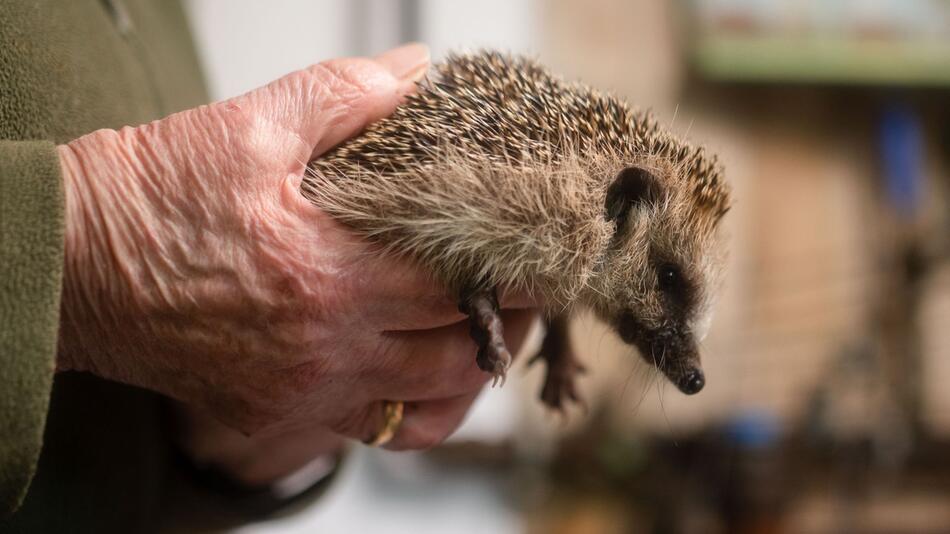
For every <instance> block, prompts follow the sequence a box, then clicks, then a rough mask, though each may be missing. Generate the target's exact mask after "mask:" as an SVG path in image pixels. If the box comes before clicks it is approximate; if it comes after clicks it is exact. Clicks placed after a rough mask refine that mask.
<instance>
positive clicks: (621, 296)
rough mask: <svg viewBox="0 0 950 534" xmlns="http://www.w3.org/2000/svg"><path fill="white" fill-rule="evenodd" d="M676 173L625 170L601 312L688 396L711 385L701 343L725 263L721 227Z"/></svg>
mask: <svg viewBox="0 0 950 534" xmlns="http://www.w3.org/2000/svg"><path fill="white" fill-rule="evenodd" d="M674 171H675V170H673V169H668V170H667V171H666V172H663V170H662V169H651V170H647V169H645V168H643V167H627V168H625V169H623V170H621V171H620V172H619V173H618V174H617V177H616V179H615V180H614V181H613V182H612V184H611V185H610V187H609V188H608V190H607V193H606V199H605V209H606V217H607V219H608V220H611V221H614V222H615V223H616V231H615V234H614V238H613V241H612V243H611V245H610V250H609V251H608V253H607V256H606V257H607V261H606V264H605V265H604V270H603V271H602V273H603V274H602V275H601V277H602V280H600V282H601V286H602V291H601V292H602V294H604V295H610V297H609V299H607V301H606V302H601V305H600V306H595V309H597V308H599V310H598V311H599V314H600V315H601V316H602V318H603V319H605V320H606V321H607V322H608V323H609V324H611V325H612V326H613V327H614V328H615V329H616V331H617V333H618V334H619V335H620V337H621V339H623V340H624V342H626V343H629V344H631V345H634V346H636V347H637V348H638V349H639V350H640V353H641V355H642V356H643V358H644V359H645V360H646V361H647V362H648V363H650V364H653V365H655V366H656V367H657V368H658V369H659V370H661V371H662V372H663V373H664V374H665V375H666V376H667V377H668V378H669V379H670V381H672V382H673V383H674V384H676V386H677V387H678V388H679V389H680V390H681V391H682V392H684V393H687V394H693V393H697V392H698V391H699V390H701V389H702V388H703V386H704V385H705V377H704V375H703V371H702V367H701V366H700V358H699V342H700V341H702V338H703V337H704V336H705V333H706V330H708V326H709V322H710V308H711V300H712V293H713V291H712V290H713V289H715V288H716V287H717V286H718V285H719V269H718V266H719V265H721V263H722V261H721V258H720V257H718V255H717V253H716V252H715V251H716V250H718V249H719V248H720V247H717V246H715V245H716V241H715V226H716V221H715V219H714V218H713V217H712V216H706V215H705V212H703V211H702V210H700V209H698V208H697V207H696V206H695V205H694V203H693V202H692V200H691V195H690V192H689V191H688V190H687V188H686V187H683V186H682V184H683V183H685V181H682V180H680V179H679V178H677V177H676V176H675V172H674Z"/></svg>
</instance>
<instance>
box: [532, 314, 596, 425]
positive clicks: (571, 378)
mask: <svg viewBox="0 0 950 534" xmlns="http://www.w3.org/2000/svg"><path fill="white" fill-rule="evenodd" d="M567 327H568V319H567V317H563V316H560V317H555V318H553V319H551V320H549V321H548V323H547V335H545V337H544V342H543V343H542V345H541V350H540V351H539V352H538V354H536V355H535V356H534V357H533V358H531V361H530V362H529V364H533V363H535V362H537V361H540V360H544V361H545V362H547V372H546V374H545V377H544V385H543V386H542V388H541V395H540V398H541V402H543V403H544V404H546V405H547V406H548V407H549V408H551V409H553V410H556V411H558V412H561V413H562V414H563V413H564V412H565V410H566V408H567V404H568V402H570V403H573V404H577V405H579V406H580V407H581V408H582V409H583V410H584V411H587V403H586V402H584V399H583V398H582V397H581V394H580V392H579V391H578V388H577V377H578V375H582V374H584V373H585V372H587V369H586V368H585V367H584V366H583V365H581V363H580V362H579V361H578V360H577V357H576V356H575V355H574V351H573V350H571V346H570V340H569V337H568V328H567Z"/></svg>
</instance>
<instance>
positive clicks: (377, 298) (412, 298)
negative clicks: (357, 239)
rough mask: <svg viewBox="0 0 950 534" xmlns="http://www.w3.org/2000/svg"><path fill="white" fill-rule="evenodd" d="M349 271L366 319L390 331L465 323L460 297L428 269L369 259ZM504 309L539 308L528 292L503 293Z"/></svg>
mask: <svg viewBox="0 0 950 534" xmlns="http://www.w3.org/2000/svg"><path fill="white" fill-rule="evenodd" d="M364 259H365V261H361V262H358V263H355V264H354V265H353V269H351V270H349V275H352V276H353V277H354V278H353V281H352V283H351V284H350V287H351V288H352V291H353V292H354V294H355V295H358V301H359V302H363V303H364V304H365V309H363V310H361V312H362V313H363V314H364V318H365V319H366V320H367V321H369V322H371V323H372V324H374V325H376V326H377V327H378V328H379V329H382V330H389V331H401V330H427V329H432V328H438V327H441V326H446V325H450V324H454V323H457V322H459V321H463V320H465V319H466V318H467V315H465V314H464V313H462V312H461V311H459V301H458V297H457V296H456V295H452V294H451V292H450V291H449V290H448V289H447V288H446V287H445V285H444V284H443V283H441V282H439V281H438V280H437V279H436V278H435V277H434V276H433V275H431V274H430V273H429V272H428V271H426V270H425V269H420V268H419V267H418V265H417V264H415V263H413V262H411V261H408V260H404V259H401V258H392V257H389V256H386V257H382V258H380V257H378V256H377V257H367V258H364ZM499 301H500V306H501V307H502V308H503V309H527V308H536V307H538V300H537V299H535V298H534V297H533V296H532V295H530V294H528V293H526V292H523V291H522V292H514V291H500V292H499Z"/></svg>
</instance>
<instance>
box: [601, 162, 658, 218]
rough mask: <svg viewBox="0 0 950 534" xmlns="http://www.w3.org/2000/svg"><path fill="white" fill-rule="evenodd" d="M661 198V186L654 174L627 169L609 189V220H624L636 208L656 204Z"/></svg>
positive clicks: (638, 169)
mask: <svg viewBox="0 0 950 534" xmlns="http://www.w3.org/2000/svg"><path fill="white" fill-rule="evenodd" d="M659 198H660V184H659V182H658V181H657V179H656V176H654V175H653V173H652V172H650V171H648V170H646V169H644V168H642V167H627V168H626V169H624V170H622V171H620V173H619V174H617V177H616V178H614V182H613V183H612V184H610V187H608V188H607V198H606V199H605V200H604V208H605V209H606V213H607V220H608V221H614V220H618V221H619V220H623V219H624V218H626V216H627V214H628V213H629V212H630V210H631V209H632V208H633V207H634V206H641V205H644V204H647V203H651V202H656V201H657V200H658V199H659Z"/></svg>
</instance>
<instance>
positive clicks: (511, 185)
mask: <svg viewBox="0 0 950 534" xmlns="http://www.w3.org/2000/svg"><path fill="white" fill-rule="evenodd" d="M722 174H723V172H722V168H721V165H720V164H719V163H718V161H717V159H716V157H715V156H712V155H709V154H707V152H706V151H705V150H704V149H703V148H701V147H694V146H691V145H689V144H687V143H686V142H684V141H683V140H681V139H679V138H677V137H675V136H674V135H672V134H671V133H669V132H668V131H666V130H665V129H664V128H662V127H661V126H660V124H659V123H658V121H657V120H656V119H655V118H654V117H653V116H652V115H651V114H650V113H649V112H646V111H642V110H639V109H636V108H633V107H631V106H629V105H628V104H627V103H625V102H624V101H623V100H622V99H620V98H618V97H616V96H613V95H611V94H607V93H602V92H599V91H598V90H595V89H593V88H591V87H588V86H586V85H584V84H582V83H579V82H569V81H566V80H564V79H562V78H560V77H558V76H556V75H554V74H552V73H551V72H549V71H548V70H547V69H546V68H544V67H543V66H542V65H540V64H539V63H538V62H537V61H536V60H534V59H531V58H526V57H521V56H512V55H508V54H504V53H499V52H494V51H480V52H475V53H470V54H453V55H450V56H449V57H448V58H447V59H446V60H445V61H444V62H442V63H440V64H438V65H436V66H435V67H434V68H433V69H432V72H430V73H429V74H428V75H427V76H426V78H425V79H424V80H423V81H421V82H420V83H419V84H418V91H417V92H415V93H413V94H411V95H408V96H407V97H406V99H405V101H404V102H403V103H402V104H401V105H400V106H399V107H398V108H397V109H396V110H395V112H394V113H393V114H392V115H391V116H389V117H388V118H385V119H382V120H380V121H378V122H376V123H374V124H372V125H370V126H369V127H368V128H366V129H365V130H364V131H363V132H362V133H361V134H360V135H359V136H357V137H355V138H352V139H350V140H349V141H346V142H344V143H343V144H341V145H339V146H337V147H335V148H334V149H332V150H330V151H329V152H327V153H325V154H324V155H323V156H322V157H319V158H317V159H315V160H313V161H311V162H310V163H309V165H308V172H307V175H306V176H305V178H304V180H303V183H302V185H301V192H302V194H303V195H304V196H305V197H306V198H307V199H309V200H310V201H311V202H312V203H313V204H314V205H316V206H317V207H318V208H320V209H322V210H323V211H325V212H326V213H328V214H329V215H330V216H331V217H333V218H334V219H336V220H337V221H339V222H341V223H343V224H344V225H345V226H347V227H349V228H350V229H352V230H353V231H355V232H356V233H357V234H359V235H361V236H363V237H365V238H366V239H368V240H369V241H371V242H374V243H377V244H378V245H379V246H380V247H381V248H382V250H383V251H384V252H386V253H392V254H397V255H401V256H405V257H409V258H411V259H412V260H414V261H416V262H418V264H419V265H421V266H423V267H425V268H427V269H429V270H430V271H431V272H432V273H434V275H435V276H436V277H437V278H438V279H439V281H440V282H442V283H444V284H445V286H446V287H447V288H448V290H449V291H450V292H451V293H452V295H453V296H454V297H456V298H458V303H459V309H460V310H461V311H462V312H463V313H465V314H467V315H468V316H469V322H470V332H471V336H472V338H473V340H474V342H475V343H476V344H477V345H478V351H477V356H476V362H477V365H478V367H479V368H480V369H482V370H483V371H486V372H488V373H491V375H492V376H493V377H494V380H493V384H494V383H497V382H502V383H503V381H504V378H505V374H506V371H507V369H508V367H509V365H510V362H511V354H510V353H509V351H508V349H507V347H506V346H505V342H504V339H503V337H502V334H503V324H502V321H501V318H500V315H499V305H498V298H497V295H498V292H499V291H500V290H504V291H524V292H526V293H527V294H529V295H532V296H534V297H535V298H536V299H537V301H538V302H540V303H541V306H542V310H543V317H544V321H545V323H546V326H547V328H546V331H547V334H546V336H545V338H544V341H543V342H542V344H541V348H540V351H539V353H538V354H537V355H536V356H534V357H533V358H532V360H531V361H532V362H534V361H538V360H543V361H546V363H547V372H546V377H545V381H544V385H543V388H542V391H541V395H540V396H541V399H542V401H543V402H544V403H546V404H548V405H549V406H551V407H553V408H555V409H561V410H563V407H564V406H566V405H567V404H568V402H582V399H581V398H580V396H579V395H578V391H577V388H576V385H575V378H576V376H577V375H578V374H579V373H581V372H583V371H584V367H583V366H582V365H581V364H580V362H579V361H578V360H577V358H576V356H575V354H574V353H573V351H572V350H571V348H570V346H571V344H570V340H569V338H568V331H567V325H568V320H569V317H570V316H571V314H572V313H574V312H575V311H576V310H580V309H588V310H591V311H593V313H594V314H595V315H596V316H597V317H599V318H600V319H601V320H603V321H604V322H606V323H607V324H608V325H610V326H611V327H612V328H613V329H614V330H615V331H616V333H617V334H618V335H619V337H620V338H621V339H622V340H623V341H624V342H625V343H626V344H629V345H632V346H634V347H636V348H637V349H639V352H640V354H641V355H642V357H643V358H644V359H645V360H646V361H647V362H649V363H652V364H653V365H654V366H655V367H656V368H657V369H658V370H659V371H661V372H662V373H663V374H664V375H665V376H666V377H667V378H668V379H669V380H670V381H671V382H672V383H673V384H675V385H676V386H677V387H678V388H679V389H680V390H681V391H682V392H683V393H686V394H694V393H696V392H698V391H699V390H701V389H702V388H703V386H704V384H705V376H704V374H703V371H702V367H701V365H700V355H699V342H700V341H701V340H702V338H703V337H704V335H705V332H706V331H707V329H708V326H709V322H710V313H711V307H712V304H713V300H714V297H715V293H716V289H717V287H718V285H719V282H720V278H721V270H722V269H721V266H722V265H723V263H724V254H723V253H722V250H723V247H722V246H721V243H720V241H721V238H720V237H719V235H718V234H719V232H718V231H717V228H718V227H719V222H720V220H721V219H722V217H723V215H724V214H725V213H726V212H727V211H728V209H729V206H730V192H729V187H728V185H727V184H726V182H725V181H724V179H723V176H722Z"/></svg>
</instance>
